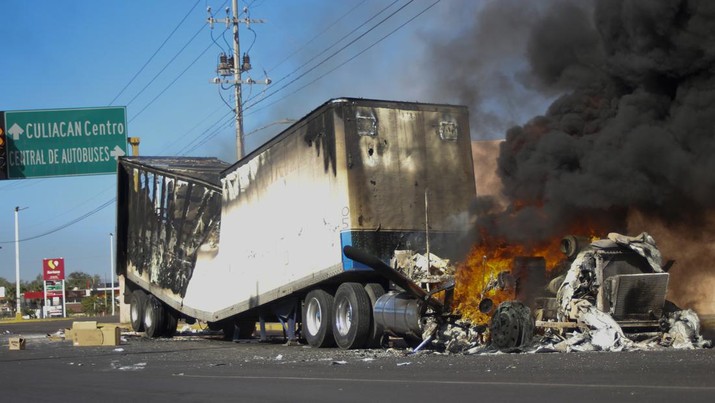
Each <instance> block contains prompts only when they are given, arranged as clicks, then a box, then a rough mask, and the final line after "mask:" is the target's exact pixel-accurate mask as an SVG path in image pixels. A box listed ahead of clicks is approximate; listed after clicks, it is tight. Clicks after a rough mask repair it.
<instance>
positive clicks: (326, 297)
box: [302, 290, 335, 348]
mask: <svg viewBox="0 0 715 403" xmlns="http://www.w3.org/2000/svg"><path fill="white" fill-rule="evenodd" d="M302 316H303V337H304V338H305V341H307V342H308V344H309V345H310V346H311V347H318V348H320V347H332V346H334V345H335V339H334V338H333V327H332V323H333V296H332V295H330V294H328V293H327V292H326V291H324V290H313V291H311V292H309V293H308V295H306V296H305V299H304V300H303V315H302Z"/></svg>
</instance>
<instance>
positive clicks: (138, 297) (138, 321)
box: [129, 290, 147, 332]
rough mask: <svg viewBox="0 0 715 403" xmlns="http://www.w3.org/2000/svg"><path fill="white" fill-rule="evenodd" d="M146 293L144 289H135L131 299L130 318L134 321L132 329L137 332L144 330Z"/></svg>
mask: <svg viewBox="0 0 715 403" xmlns="http://www.w3.org/2000/svg"><path fill="white" fill-rule="evenodd" d="M146 300H147V298H146V294H145V293H144V291H142V290H134V292H132V296H131V298H130V299H129V319H130V321H131V322H132V330H134V331H135V332H143V331H144V307H145V306H146Z"/></svg>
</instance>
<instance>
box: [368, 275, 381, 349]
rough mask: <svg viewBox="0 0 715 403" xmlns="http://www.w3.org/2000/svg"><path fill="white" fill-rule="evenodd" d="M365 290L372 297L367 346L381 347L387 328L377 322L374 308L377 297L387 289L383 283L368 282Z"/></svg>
mask: <svg viewBox="0 0 715 403" xmlns="http://www.w3.org/2000/svg"><path fill="white" fill-rule="evenodd" d="M365 292H366V293H367V296H368V298H369V299H370V330H369V331H368V336H367V341H366V342H365V347H367V348H379V347H381V345H382V337H383V336H384V333H385V329H383V328H382V326H380V325H379V324H377V323H376V322H375V316H374V315H373V308H374V307H375V302H376V301H377V299H378V298H380V297H382V296H383V295H385V289H384V288H382V285H380V284H377V283H368V284H365Z"/></svg>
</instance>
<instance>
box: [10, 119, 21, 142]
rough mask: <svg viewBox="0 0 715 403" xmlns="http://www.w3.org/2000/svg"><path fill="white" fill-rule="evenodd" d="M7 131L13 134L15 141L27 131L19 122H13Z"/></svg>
mask: <svg viewBox="0 0 715 403" xmlns="http://www.w3.org/2000/svg"><path fill="white" fill-rule="evenodd" d="M7 132H8V133H10V134H11V135H12V139H13V140H15V141H18V140H20V135H21V134H22V133H25V131H24V130H22V127H20V126H19V125H18V124H17V123H15V124H13V125H12V127H10V130H8V131H7Z"/></svg>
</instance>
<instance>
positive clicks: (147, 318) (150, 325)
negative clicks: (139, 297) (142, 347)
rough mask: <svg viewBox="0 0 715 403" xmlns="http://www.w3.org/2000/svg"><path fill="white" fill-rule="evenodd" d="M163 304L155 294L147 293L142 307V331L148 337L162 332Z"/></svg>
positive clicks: (164, 323)
mask: <svg viewBox="0 0 715 403" xmlns="http://www.w3.org/2000/svg"><path fill="white" fill-rule="evenodd" d="M165 326H166V321H165V320H164V304H163V303H162V302H161V301H159V300H158V299H157V298H156V297H155V296H153V295H149V298H148V299H147V302H146V308H144V332H145V334H146V335H147V336H148V337H152V338H155V337H160V336H161V334H162V333H163V332H164V329H165Z"/></svg>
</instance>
